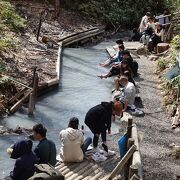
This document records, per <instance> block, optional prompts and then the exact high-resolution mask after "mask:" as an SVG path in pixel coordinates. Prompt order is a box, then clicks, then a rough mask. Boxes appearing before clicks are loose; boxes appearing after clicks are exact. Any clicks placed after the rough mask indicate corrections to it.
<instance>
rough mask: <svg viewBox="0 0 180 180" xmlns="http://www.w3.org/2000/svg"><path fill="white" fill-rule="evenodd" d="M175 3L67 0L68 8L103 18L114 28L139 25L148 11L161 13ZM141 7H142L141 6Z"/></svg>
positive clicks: (165, 0)
mask: <svg viewBox="0 0 180 180" xmlns="http://www.w3.org/2000/svg"><path fill="white" fill-rule="evenodd" d="M172 3H173V1H171V0H157V1H154V0H146V1H144V0H137V1H133V0H76V1H75V0H66V1H64V5H65V7H66V8H68V9H72V10H76V11H80V12H82V13H84V14H85V15H88V16H91V17H94V18H96V19H98V20H102V21H103V22H105V23H106V25H110V26H111V27H113V28H114V29H116V28H118V27H122V28H132V27H138V25H139V23H140V20H141V17H142V16H144V14H145V13H146V12H147V11H150V12H152V14H159V13H160V14H161V13H162V12H163V10H164V9H165V8H166V7H168V8H169V7H170V5H171V4H172ZM140 7H141V8H140Z"/></svg>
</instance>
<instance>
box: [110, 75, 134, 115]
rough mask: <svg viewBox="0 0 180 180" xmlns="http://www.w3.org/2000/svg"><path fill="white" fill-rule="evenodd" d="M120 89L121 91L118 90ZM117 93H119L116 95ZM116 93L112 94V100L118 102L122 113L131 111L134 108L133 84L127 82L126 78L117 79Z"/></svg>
mask: <svg viewBox="0 0 180 180" xmlns="http://www.w3.org/2000/svg"><path fill="white" fill-rule="evenodd" d="M120 87H121V88H122V89H120ZM117 91H119V92H118V93H117ZM117 91H114V92H113V98H114V99H115V100H119V101H120V102H121V103H122V104H123V107H124V109H123V112H124V111H131V110H132V109H133V108H134V102H135V96H136V88H135V86H134V84H133V83H131V82H129V81H128V77H127V76H121V77H120V78H119V87H117Z"/></svg>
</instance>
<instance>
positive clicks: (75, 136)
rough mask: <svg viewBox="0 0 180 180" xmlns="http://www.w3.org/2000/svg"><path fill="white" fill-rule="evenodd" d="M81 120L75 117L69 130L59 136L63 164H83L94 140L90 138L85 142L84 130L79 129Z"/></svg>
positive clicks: (71, 120)
mask: <svg viewBox="0 0 180 180" xmlns="http://www.w3.org/2000/svg"><path fill="white" fill-rule="evenodd" d="M78 126H79V119H78V118H76V117H73V118H71V119H70V120H69V124H68V128H66V129H64V130H62V131H61V132H60V134H59V138H60V141H61V150H60V157H61V159H62V160H63V162H81V161H83V158H84V153H85V152H86V151H87V148H88V146H89V145H90V144H91V143H92V139H91V138H90V137H88V138H87V139H86V140H85V141H84V137H83V132H82V130H79V129H78Z"/></svg>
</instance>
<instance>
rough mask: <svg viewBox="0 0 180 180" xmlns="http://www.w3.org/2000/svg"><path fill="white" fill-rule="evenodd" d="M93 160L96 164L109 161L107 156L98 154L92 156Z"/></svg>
mask: <svg viewBox="0 0 180 180" xmlns="http://www.w3.org/2000/svg"><path fill="white" fill-rule="evenodd" d="M91 157H92V159H93V160H94V161H96V162H101V161H105V160H106V159H107V157H106V156H104V155H102V154H100V153H98V152H96V153H95V154H93V155H92V156H91Z"/></svg>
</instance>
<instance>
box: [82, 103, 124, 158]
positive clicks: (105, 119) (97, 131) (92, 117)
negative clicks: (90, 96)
mask: <svg viewBox="0 0 180 180" xmlns="http://www.w3.org/2000/svg"><path fill="white" fill-rule="evenodd" d="M121 113H122V104H121V103H120V102H115V103H113V102H102V103H101V104H98V105H96V106H94V107H92V108H91V109H90V110H89V111H88V112H87V114H86V117H85V124H86V125H87V126H88V127H89V129H90V130H91V132H92V133H93V134H94V138H93V147H94V149H93V150H94V152H99V148H98V140H99V136H101V138H102V147H103V148H104V152H105V155H111V151H109V150H108V146H107V144H106V133H107V131H108V133H111V118H112V115H113V114H115V115H117V116H121Z"/></svg>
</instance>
